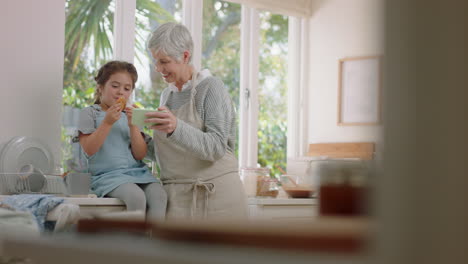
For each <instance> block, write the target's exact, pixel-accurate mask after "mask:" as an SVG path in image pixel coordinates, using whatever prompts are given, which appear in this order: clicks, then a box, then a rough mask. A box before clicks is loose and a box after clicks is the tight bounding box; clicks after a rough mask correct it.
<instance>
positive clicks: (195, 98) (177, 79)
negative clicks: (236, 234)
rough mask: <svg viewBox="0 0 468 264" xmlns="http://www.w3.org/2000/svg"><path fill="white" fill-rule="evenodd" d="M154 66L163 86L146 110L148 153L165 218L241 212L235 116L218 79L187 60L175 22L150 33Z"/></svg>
mask: <svg viewBox="0 0 468 264" xmlns="http://www.w3.org/2000/svg"><path fill="white" fill-rule="evenodd" d="M148 48H149V50H150V51H151V54H152V57H153V58H154V63H155V67H156V71H157V72H159V73H160V74H161V75H162V77H163V78H164V80H165V82H166V83H167V84H168V86H167V87H166V88H165V89H164V91H163V92H162V94H161V100H160V107H159V108H158V111H157V112H151V113H147V114H146V116H147V119H146V121H145V122H146V123H152V124H155V125H153V126H151V129H153V130H154V137H153V141H154V154H155V157H156V161H157V162H158V165H159V167H160V177H161V180H162V182H163V187H164V189H165V190H166V192H167V196H168V205H167V219H206V218H207V219H233V218H245V217H246V212H247V210H246V208H247V206H246V205H247V203H246V197H245V193H244V190H243V187H242V183H241V181H240V178H239V173H238V161H237V158H236V157H235V155H234V148H235V141H236V116H235V109H234V107H233V103H232V100H231V98H230V96H229V93H228V91H227V89H226V88H225V87H224V84H223V82H222V81H221V80H220V79H219V78H216V77H213V76H212V75H211V73H210V71H209V70H207V69H204V70H201V71H198V70H197V69H196V68H195V67H194V66H193V65H192V54H193V41H192V37H191V35H190V33H189V31H188V29H187V28H186V27H185V26H183V25H180V24H177V23H166V24H163V25H161V26H159V27H158V28H157V29H156V30H155V31H154V32H153V33H152V34H151V36H150V38H149V41H148Z"/></svg>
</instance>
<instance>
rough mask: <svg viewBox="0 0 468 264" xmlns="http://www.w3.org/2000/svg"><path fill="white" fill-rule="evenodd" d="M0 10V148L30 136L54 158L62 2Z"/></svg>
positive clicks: (8, 4)
mask: <svg viewBox="0 0 468 264" xmlns="http://www.w3.org/2000/svg"><path fill="white" fill-rule="evenodd" d="M1 5H2V7H1V8H0V34H1V42H0V43H1V44H0V58H1V63H0V93H1V104H0V124H1V129H0V143H2V142H5V141H7V140H8V139H10V138H11V137H13V136H34V137H37V138H39V139H41V140H43V141H44V143H46V144H48V146H49V147H50V148H51V149H52V150H53V152H54V155H55V157H56V159H57V160H58V158H59V154H60V121H61V109H62V99H61V97H62V83H63V57H64V56H63V52H64V30H65V0H41V1H37V0H7V1H2V4H1Z"/></svg>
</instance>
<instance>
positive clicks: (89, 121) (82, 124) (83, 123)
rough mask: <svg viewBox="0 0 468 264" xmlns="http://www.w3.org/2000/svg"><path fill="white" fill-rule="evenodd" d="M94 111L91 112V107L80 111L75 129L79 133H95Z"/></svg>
mask: <svg viewBox="0 0 468 264" xmlns="http://www.w3.org/2000/svg"><path fill="white" fill-rule="evenodd" d="M94 111H95V110H93V109H92V108H91V107H86V108H83V109H81V111H80V116H79V119H78V129H77V130H78V131H79V132H81V133H83V134H91V133H93V132H94V131H96V122H95V116H96V114H95V113H94Z"/></svg>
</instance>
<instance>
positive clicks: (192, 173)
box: [154, 73, 247, 219]
mask: <svg viewBox="0 0 468 264" xmlns="http://www.w3.org/2000/svg"><path fill="white" fill-rule="evenodd" d="M193 76H196V73H194V74H193ZM197 84H198V83H196V82H195V81H193V86H192V88H191V97H190V100H189V102H187V103H186V104H184V105H183V106H181V107H180V108H179V109H177V110H171V111H172V113H173V114H174V115H175V116H176V117H177V118H178V119H179V120H183V121H184V122H186V123H187V124H189V125H191V126H193V127H195V128H197V129H200V130H202V131H205V127H204V122H203V120H202V119H201V118H200V117H199V115H198V112H197V110H196V106H195V102H194V100H195V99H194V98H195V94H196V89H195V88H196V85H197ZM170 96H171V95H169V97H170ZM165 103H166V102H163V104H162V105H165ZM154 137H155V140H154V142H155V154H156V157H157V161H158V164H159V166H160V169H161V171H160V172H161V180H162V182H163V186H164V189H165V190H166V192H167V197H168V204H167V214H166V219H205V218H208V219H232V218H242V219H245V218H246V217H247V202H246V196H245V193H244V189H243V185H242V183H241V181H240V178H239V172H238V162H237V159H236V157H235V156H234V154H233V153H231V152H229V151H227V152H226V154H225V155H224V157H222V158H221V159H219V160H217V161H215V162H211V161H206V160H201V159H199V158H198V157H197V156H195V155H194V154H191V153H188V152H187V151H185V150H183V149H182V148H181V147H179V146H177V145H176V144H174V143H172V142H170V141H169V140H168V139H167V134H166V133H164V132H161V131H157V130H155V131H154Z"/></svg>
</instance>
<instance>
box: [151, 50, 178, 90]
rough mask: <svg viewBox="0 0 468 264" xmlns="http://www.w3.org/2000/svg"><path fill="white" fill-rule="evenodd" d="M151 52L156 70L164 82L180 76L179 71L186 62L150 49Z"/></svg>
mask: <svg viewBox="0 0 468 264" xmlns="http://www.w3.org/2000/svg"><path fill="white" fill-rule="evenodd" d="M151 54H152V56H153V58H154V60H155V68H156V71H157V72H159V73H161V75H162V77H163V78H164V81H165V82H167V83H174V82H176V81H177V80H179V79H180V78H181V73H182V72H183V69H184V65H186V64H184V63H183V62H179V61H177V60H175V59H174V58H172V57H170V56H167V55H166V54H164V53H162V52H161V51H159V52H158V53H155V52H154V51H151Z"/></svg>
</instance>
